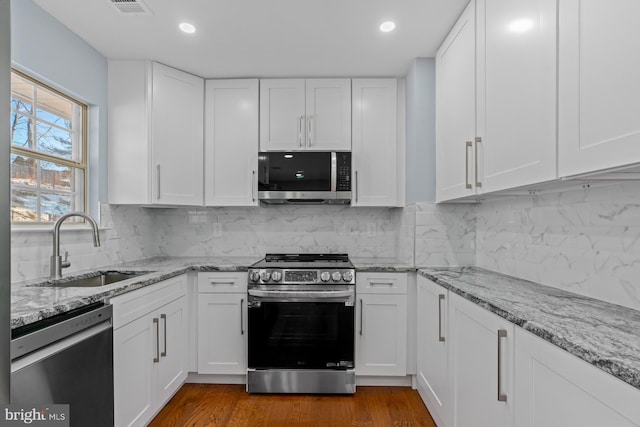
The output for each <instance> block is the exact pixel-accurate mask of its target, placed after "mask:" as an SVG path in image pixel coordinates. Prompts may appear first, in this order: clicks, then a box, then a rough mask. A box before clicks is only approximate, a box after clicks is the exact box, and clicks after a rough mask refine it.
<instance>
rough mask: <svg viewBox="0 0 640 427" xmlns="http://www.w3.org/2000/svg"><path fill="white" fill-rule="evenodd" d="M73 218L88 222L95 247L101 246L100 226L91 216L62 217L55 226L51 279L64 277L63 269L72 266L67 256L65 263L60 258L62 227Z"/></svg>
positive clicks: (77, 213)
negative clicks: (91, 229) (67, 220)
mask: <svg viewBox="0 0 640 427" xmlns="http://www.w3.org/2000/svg"><path fill="white" fill-rule="evenodd" d="M72 216H79V217H82V218H84V219H86V220H87V222H89V224H91V227H92V228H93V246H94V247H96V248H97V247H98V246H100V235H99V234H98V224H96V221H95V220H94V219H93V218H91V217H90V216H89V215H87V214H85V213H82V212H70V213H68V214H65V215H62V216H61V217H60V218H58V220H57V221H56V223H55V224H54V226H53V255H51V263H50V269H49V271H50V273H51V274H50V278H51V279H59V278H61V277H62V269H63V268H67V267H69V266H70V265H71V263H70V262H69V261H67V259H66V256H65V260H64V262H63V261H62V257H61V256H60V225H62V223H63V222H64V221H65V220H66V219H67V218H70V217H72Z"/></svg>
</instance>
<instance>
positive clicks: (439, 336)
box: [438, 294, 444, 342]
mask: <svg viewBox="0 0 640 427" xmlns="http://www.w3.org/2000/svg"><path fill="white" fill-rule="evenodd" d="M442 301H444V294H439V295H438V341H440V342H444V337H443V336H442Z"/></svg>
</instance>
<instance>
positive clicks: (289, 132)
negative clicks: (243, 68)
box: [260, 79, 306, 151]
mask: <svg viewBox="0 0 640 427" xmlns="http://www.w3.org/2000/svg"><path fill="white" fill-rule="evenodd" d="M304 92H305V90H304V80H302V79H262V80H260V151H270V150H274V151H277V150H284V151H288V150H304V149H305V147H306V132H305V120H304V109H305V99H304Z"/></svg>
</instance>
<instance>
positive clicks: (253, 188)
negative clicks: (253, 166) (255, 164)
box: [251, 170, 256, 202]
mask: <svg viewBox="0 0 640 427" xmlns="http://www.w3.org/2000/svg"><path fill="white" fill-rule="evenodd" d="M251 201H252V202H255V201H256V171H255V170H253V171H251Z"/></svg>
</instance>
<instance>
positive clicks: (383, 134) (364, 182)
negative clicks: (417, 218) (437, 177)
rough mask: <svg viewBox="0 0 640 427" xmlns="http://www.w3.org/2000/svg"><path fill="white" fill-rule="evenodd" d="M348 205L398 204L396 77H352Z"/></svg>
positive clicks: (399, 202) (399, 203)
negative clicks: (351, 173)
mask: <svg viewBox="0 0 640 427" xmlns="http://www.w3.org/2000/svg"><path fill="white" fill-rule="evenodd" d="M352 84H353V97H352V103H353V149H352V170H353V177H352V182H353V185H352V187H351V191H352V194H353V196H352V199H351V206H398V205H401V204H402V201H401V200H400V197H399V191H398V186H399V179H400V177H399V176H398V175H399V174H398V161H399V156H398V136H397V81H396V79H354V80H353V82H352Z"/></svg>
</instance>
